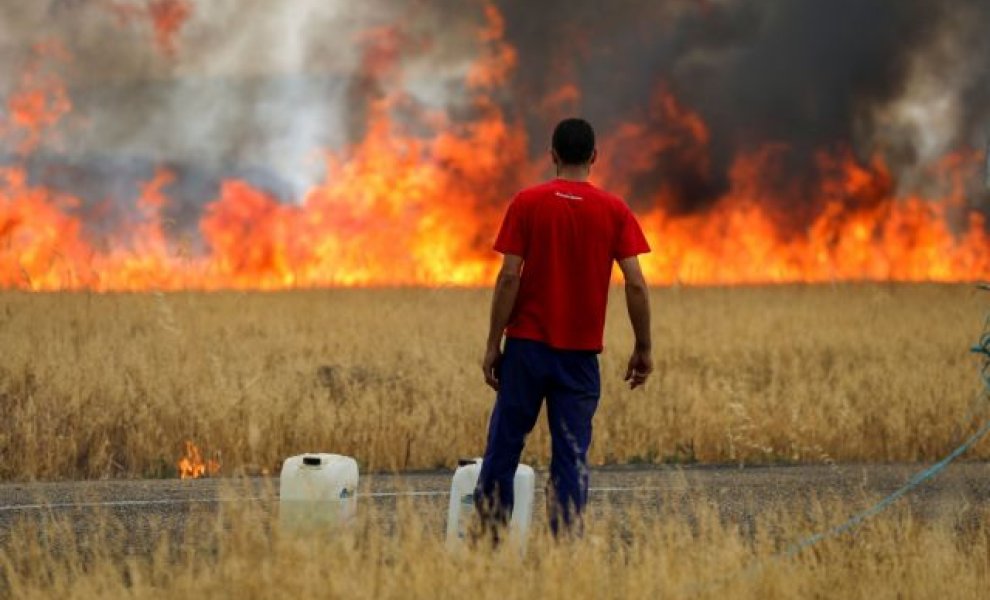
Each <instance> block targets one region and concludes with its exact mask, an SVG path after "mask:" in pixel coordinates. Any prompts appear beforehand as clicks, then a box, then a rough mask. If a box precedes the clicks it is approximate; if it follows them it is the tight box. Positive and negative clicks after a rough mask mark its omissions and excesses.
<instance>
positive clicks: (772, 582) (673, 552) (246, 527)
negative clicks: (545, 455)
mask: <svg viewBox="0 0 990 600" xmlns="http://www.w3.org/2000/svg"><path fill="white" fill-rule="evenodd" d="M661 506H668V507H670V506H672V507H677V508H675V509H669V508H668V509H667V510H662V511H659V512H655V513H650V514H646V513H638V514H637V513H628V512H626V513H621V512H611V513H610V512H606V513H604V514H601V515H599V516H598V517H597V518H595V519H593V520H592V521H591V522H590V524H589V528H588V531H587V534H586V536H585V538H584V539H583V540H581V541H580V543H564V544H557V543H554V542H553V540H551V539H549V537H548V536H547V535H546V534H545V533H544V532H543V531H536V532H534V533H533V535H532V536H531V538H530V540H529V544H528V547H527V551H526V554H525V556H520V554H519V553H517V552H515V551H514V550H513V549H512V548H511V547H505V548H503V549H501V550H498V551H495V552H492V551H491V550H490V549H489V548H480V549H477V550H475V551H473V552H464V553H460V554H450V553H448V552H447V551H446V550H445V549H444V546H443V542H442V540H441V537H440V535H439V534H438V528H437V527H436V523H433V522H432V521H431V520H430V519H429V518H425V517H423V516H422V514H421V513H418V512H416V510H415V505H413V504H407V503H401V504H400V506H399V507H398V511H397V514H398V516H397V517H396V525H395V526H394V528H393V529H392V530H391V532H390V533H386V532H385V528H383V526H382V524H381V523H380V522H379V520H378V516H376V515H375V514H373V513H370V512H367V511H366V510H365V509H362V511H361V512H360V513H359V518H358V522H357V523H356V524H355V525H354V526H352V527H350V528H348V529H344V530H340V531H336V532H332V533H328V532H312V531H310V532H307V533H306V534H305V535H296V534H291V533H286V532H284V531H281V530H280V529H279V528H278V527H273V526H272V524H273V522H272V520H271V515H270V512H269V508H270V505H254V506H252V505H248V506H245V507H243V508H241V509H239V510H234V509H233V508H228V509H225V510H224V512H223V513H221V514H219V515H210V514H200V515H199V516H198V517H196V518H192V519H190V521H189V525H188V528H187V529H186V530H185V531H184V532H183V533H182V534H180V535H178V536H177V537H174V538H168V537H166V536H165V535H164V528H163V527H162V526H161V525H159V524H156V523H154V521H153V520H152V521H148V522H147V523H145V525H144V526H135V525H134V524H131V525H130V526H128V527H124V526H123V525H122V524H121V523H119V522H115V521H113V520H112V519H108V520H106V521H105V522H104V523H103V525H101V526H99V527H92V528H83V529H80V528H79V527H78V526H76V525H74V524H73V523H72V520H71V519H61V518H43V519H42V520H41V521H40V522H39V521H31V522H25V523H22V524H21V525H20V526H18V527H15V528H14V529H13V530H12V531H11V532H10V533H9V534H8V535H7V536H5V538H4V539H3V541H2V543H0V594H2V595H9V596H10V597H16V598H22V599H31V598H51V597H58V598H64V599H73V598H79V599H91V598H123V597H127V598H135V599H145V598H193V597H195V598H243V599H251V598H352V599H355V600H360V599H362V598H498V599H501V598H660V597H668V598H695V597H697V598H741V599H745V598H761V599H767V598H770V599H772V598H844V599H856V598H863V599H870V600H875V599H877V598H946V597H951V598H960V599H966V598H974V599H975V598H985V597H986V590H987V586H988V584H990V529H988V527H987V522H988V521H987V519H986V517H987V515H986V514H983V513H980V514H978V515H970V516H971V518H969V519H956V518H951V517H943V518H942V519H940V520H937V521H925V520H920V519H918V518H916V517H914V516H912V515H911V514H910V512H907V511H906V510H903V509H902V510H895V511H893V512H891V513H888V514H885V515H884V516H882V517H880V518H879V519H877V520H875V521H872V522H870V523H869V524H868V525H866V526H865V527H864V528H862V529H860V530H859V531H857V533H856V534H855V535H847V536H843V537H840V538H836V539H830V540H827V541H825V542H823V543H821V544H819V545H817V546H815V547H814V548H811V549H808V550H805V551H803V552H801V553H798V554H796V555H795V556H791V557H781V554H782V553H785V552H786V549H787V548H788V546H789V544H790V543H791V541H792V540H793V539H794V538H795V537H796V536H801V535H805V534H807V533H809V532H810V531H813V530H815V529H816V528H818V527H821V526H822V524H823V523H827V522H828V521H829V515H836V514H842V513H843V512H844V511H846V510H848V508H847V507H845V506H843V505H841V504H838V505H837V504H833V503H829V502H815V503H812V504H811V505H810V510H808V511H807V512H802V511H793V510H789V511H782V512H780V513H776V514H767V515H766V516H764V517H760V518H759V519H756V520H755V521H753V522H751V523H746V524H743V523H739V522H733V521H731V520H726V519H724V518H721V517H720V516H719V514H718V509H717V507H713V506H706V505H704V504H693V505H690V506H691V508H690V509H689V510H688V509H685V508H684V505H683V504H682V503H678V502H676V500H675V499H670V500H669V501H663V502H661ZM135 532H137V534H135ZM136 538H140V539H139V540H138V542H137V546H141V545H142V544H145V545H149V546H150V548H151V550H150V551H144V550H135V547H136V546H135V543H136V542H135V539H136Z"/></svg>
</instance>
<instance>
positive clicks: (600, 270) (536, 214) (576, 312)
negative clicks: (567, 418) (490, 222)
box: [495, 179, 650, 352]
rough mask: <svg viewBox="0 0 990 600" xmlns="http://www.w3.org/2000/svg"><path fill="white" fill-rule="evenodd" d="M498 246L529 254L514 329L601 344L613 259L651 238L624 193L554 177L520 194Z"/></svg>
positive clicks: (564, 343) (562, 342) (643, 247)
mask: <svg viewBox="0 0 990 600" xmlns="http://www.w3.org/2000/svg"><path fill="white" fill-rule="evenodd" d="M495 250H496V251H498V252H501V253H502V254H514V255H516V256H521V257H522V258H523V270H522V280H521V281H520V285H519V295H518V297H517V298H516V304H515V307H514V309H513V311H512V318H511V319H510V320H509V326H508V328H507V329H506V335H507V336H509V337H514V338H525V339H530V340H537V341H541V342H543V343H545V344H547V345H548V346H551V347H553V348H557V349H561V350H593V351H596V352H600V351H601V349H602V336H603V333H604V330H605V307H606V304H607V303H608V286H609V281H610V279H611V276H612V263H613V261H617V260H621V259H623V258H628V257H630V256H635V255H637V254H644V253H646V252H649V251H650V246H649V244H647V242H646V238H645V237H644V236H643V231H642V229H640V227H639V223H637V222H636V217H635V216H634V215H633V214H632V211H630V210H629V207H628V206H626V203H625V202H623V201H622V200H621V199H620V198H617V197H616V196H613V195H611V194H609V193H607V192H605V191H603V190H600V189H598V188H596V187H595V186H594V185H592V184H591V183H588V182H583V181H569V180H566V179H554V180H552V181H549V182H547V183H544V184H542V185H538V186H535V187H531V188H528V189H525V190H523V191H521V192H519V193H518V194H517V195H516V197H515V198H513V200H512V204H510V205H509V209H508V211H507V212H506V214H505V220H504V221H503V222H502V228H501V230H500V231H499V233H498V238H497V239H496V241H495Z"/></svg>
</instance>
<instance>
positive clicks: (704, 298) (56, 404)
mask: <svg viewBox="0 0 990 600" xmlns="http://www.w3.org/2000/svg"><path fill="white" fill-rule="evenodd" d="M488 299H489V292H488V291H486V290H463V289H395V290H332V291H295V292H280V293H174V294H150V293H149V294H139V295H129V294H106V295H101V294H87V293H80V294H51V295H48V294H28V293H16V292H6V293H3V294H0V359H2V360H0V422H2V423H3V424H4V426H3V428H2V431H0V479H3V480H28V479H72V478H107V477H169V476H175V461H176V459H177V458H178V456H179V455H180V454H181V453H182V451H183V445H184V442H185V440H187V439H189V440H193V441H194V442H195V443H196V444H197V445H199V446H200V448H202V450H203V452H204V454H206V455H210V456H212V455H214V454H215V453H217V452H219V453H220V458H221V463H222V466H221V471H220V472H221V474H225V475H235V474H238V473H259V472H272V471H274V470H276V469H277V467H278V465H279V464H280V461H281V460H282V459H283V458H284V457H285V456H288V455H291V454H296V453H300V452H304V451H314V450H323V451H334V452H339V453H344V454H350V455H353V456H355V457H357V458H358V460H359V462H360V463H361V466H362V469H364V470H369V469H372V470H379V469H385V470H389V469H416V468H434V467H440V466H446V467H449V466H452V465H453V464H454V461H455V460H456V459H457V458H458V457H459V456H469V455H476V454H478V453H479V452H481V450H482V444H483V439H484V431H485V426H486V422H487V417H488V411H489V408H490V406H491V403H492V400H493V396H492V394H491V393H490V391H489V390H488V389H487V388H486V387H485V386H484V384H483V382H482V378H481V373H480V369H479V366H478V364H479V360H480V353H481V350H482V344H483V339H484V334H485V329H486V327H487V310H488ZM653 306H654V338H655V339H654V345H655V362H656V366H657V372H656V374H655V376H654V377H653V379H652V380H651V381H650V382H649V384H648V385H647V387H646V389H645V390H637V391H635V392H630V391H629V390H626V389H624V387H623V384H622V381H621V373H622V371H623V367H624V361H625V360H626V358H627V356H628V354H627V353H628V351H629V349H630V347H631V333H630V330H629V326H628V323H627V321H626V318H625V315H624V314H623V312H624V306H623V303H622V301H621V293H620V292H619V291H618V290H617V291H616V292H615V293H614V295H613V297H612V301H611V305H610V316H609V325H608V330H607V333H606V346H607V348H606V351H605V352H604V353H603V354H602V356H601V365H602V370H603V386H604V389H603V399H602V403H601V406H600V409H599V413H598V416H597V421H596V437H595V441H594V444H593V446H592V451H591V456H592V460H593V462H594V463H596V464H605V463H629V462H644V461H645V462H690V461H702V462H746V463H754V462H755V463H765V462H792V461H799V462H830V461H915V460H930V459H933V458H935V457H937V456H939V455H941V454H943V453H944V452H946V451H947V450H949V449H950V448H951V447H952V445H953V443H954V442H955V441H956V440H957V439H958V438H959V436H960V435H962V434H963V433H965V432H966V431H967V429H968V427H969V425H968V423H967V422H966V417H967V415H968V416H969V417H970V418H971V417H972V414H973V408H974V403H973V401H974V395H975V393H976V391H977V390H978V380H977V377H976V368H977V362H978V361H977V360H976V358H974V357H973V356H972V355H970V354H969V353H968V352H967V348H968V346H969V345H970V344H972V343H973V342H974V341H975V339H976V337H977V336H978V334H979V332H980V327H981V326H982V320H983V317H984V313H985V311H986V308H987V298H986V297H984V296H983V295H981V293H980V292H978V291H976V290H975V289H974V288H973V287H972V286H963V285H960V286H940V285H892V284H891V285H886V284H876V285H873V284H861V285H836V286H786V287H740V288H679V289H678V288H674V289H658V290H655V291H654V292H653ZM548 447H549V445H548V436H547V435H546V433H545V432H544V431H543V425H538V431H537V432H536V434H535V435H534V436H533V439H532V441H531V443H530V444H529V446H528V449H527V453H526V455H525V456H524V460H526V461H528V462H530V463H531V464H537V465H540V464H545V463H546V462H547V459H548ZM970 456H971V457H978V458H987V457H988V456H990V446H988V445H986V444H983V445H981V446H979V447H978V448H977V449H976V451H975V452H974V453H972V454H971V455H970ZM548 568H550V567H548Z"/></svg>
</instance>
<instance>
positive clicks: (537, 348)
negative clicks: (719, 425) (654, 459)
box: [475, 119, 653, 534]
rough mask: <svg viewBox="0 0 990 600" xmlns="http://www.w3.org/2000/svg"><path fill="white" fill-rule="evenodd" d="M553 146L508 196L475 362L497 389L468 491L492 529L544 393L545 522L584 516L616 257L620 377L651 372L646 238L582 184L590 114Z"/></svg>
mask: <svg viewBox="0 0 990 600" xmlns="http://www.w3.org/2000/svg"><path fill="white" fill-rule="evenodd" d="M551 155H552V157H553V162H554V164H555V165H556V167H557V177H556V178H555V179H553V180H551V181H548V182H546V183H543V184H541V185H538V186H535V187H531V188H528V189H525V190H523V191H521V192H519V193H518V194H517V195H516V197H515V198H513V200H512V203H511V204H510V205H509V208H508V211H507V212H506V214H505V220H504V221H503V223H502V228H501V230H500V231H499V234H498V238H497V239H496V241H495V250H496V251H498V252H500V253H502V254H503V255H504V258H503V263H502V269H501V271H500V272H499V275H498V280H497V282H496V284H495V292H494V296H493V298H492V310H491V328H490V331H489V334H488V345H487V349H486V352H485V358H484V361H483V363H482V370H483V371H484V373H485V381H486V382H487V383H488V385H489V386H491V387H492V388H493V389H495V390H496V392H497V397H496V400H495V407H494V409H493V410H492V416H491V421H490V423H489V428H488V444H487V448H486V450H485V458H484V462H483V463H482V466H481V475H480V476H479V478H478V486H477V488H476V490H475V504H476V506H477V508H478V512H479V514H480V515H481V517H482V522H483V523H484V524H485V525H486V526H489V527H491V528H492V529H493V531H494V532H497V531H498V526H500V525H504V524H505V523H506V522H507V520H508V517H509V515H510V514H511V512H512V505H513V494H512V482H513V477H514V475H515V471H516V467H517V466H518V464H519V456H520V454H521V453H522V449H523V444H524V443H525V440H526V435H527V434H529V432H530V431H531V430H532V429H533V426H534V425H535V424H536V419H537V417H538V416H539V414H540V408H541V406H542V404H543V400H544V399H545V400H546V401H547V417H548V420H549V425H550V434H551V437H552V440H553V457H552V458H551V461H550V480H549V482H548V493H547V503H548V504H547V508H548V515H549V520H550V527H551V530H552V531H553V532H554V534H557V533H558V532H560V531H561V530H562V529H564V530H570V529H572V526H573V525H575V524H580V516H581V514H582V512H583V510H584V507H585V504H587V499H588V468H587V453H588V447H589V445H590V444H591V421H592V418H593V417H594V414H595V410H596V409H597V407H598V398H599V396H600V395H601V382H600V377H599V371H598V353H600V352H601V351H602V336H603V331H604V327H605V305H606V303H607V301H608V288H609V281H610V279H611V274H612V264H613V262H618V263H619V268H620V269H621V270H622V274H623V276H624V277H625V292H626V305H627V308H628V311H629V318H630V320H631V322H632V326H633V331H634V332H635V336H636V344H635V347H634V348H633V352H632V356H631V358H630V359H629V365H628V368H627V369H626V375H625V379H626V381H628V382H629V384H630V387H632V388H636V387H639V386H641V385H642V384H643V383H645V381H646V378H647V376H649V374H650V372H651V371H652V370H653V361H652V358H651V344H650V307H649V296H648V290H647V286H646V282H645V280H644V279H643V273H642V271H641V270H640V266H639V259H638V258H637V255H639V254H644V253H646V252H649V251H650V247H649V245H648V244H647V242H646V238H645V237H644V236H643V232H642V230H641V229H640V227H639V224H638V223H637V222H636V218H635V217H634V216H633V214H632V212H631V211H630V210H629V207H628V206H626V203H625V202H623V201H622V200H621V199H620V198H617V197H615V196H613V195H611V194H609V193H607V192H605V191H603V190H600V189H598V188H597V187H595V186H594V185H592V184H591V183H589V182H588V175H589V173H590V171H591V165H592V164H593V163H594V162H595V159H596V158H597V151H596V150H595V133H594V130H593V129H592V128H591V125H590V124H589V123H588V122H587V121H584V120H583V119H565V120H564V121H561V122H560V123H559V124H558V125H557V127H556V128H555V129H554V132H553V138H552V151H551ZM503 334H504V335H505V337H506V340H505V349H504V351H503V349H502V336H503Z"/></svg>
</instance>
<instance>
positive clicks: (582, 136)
mask: <svg viewBox="0 0 990 600" xmlns="http://www.w3.org/2000/svg"><path fill="white" fill-rule="evenodd" d="M551 146H552V150H551V153H552V154H553V162H554V164H556V165H557V167H558V168H562V167H587V166H589V165H591V164H592V163H594V162H595V158H597V156H598V153H597V151H596V150H595V130H594V129H592V128H591V123H588V122H587V121H585V120H584V119H578V118H571V119H564V120H563V121H561V122H560V123H557V126H556V127H555V128H554V130H553V138H552V141H551Z"/></svg>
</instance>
